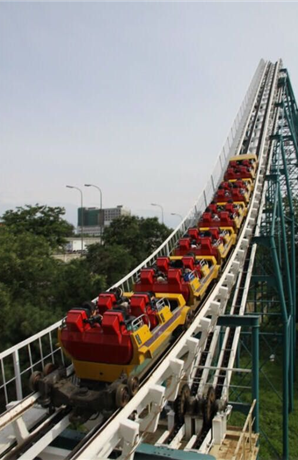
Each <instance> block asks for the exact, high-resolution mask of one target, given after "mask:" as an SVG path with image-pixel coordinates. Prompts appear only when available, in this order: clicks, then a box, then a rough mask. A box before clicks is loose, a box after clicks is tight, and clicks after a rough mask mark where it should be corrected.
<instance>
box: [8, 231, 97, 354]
mask: <svg viewBox="0 0 298 460" xmlns="http://www.w3.org/2000/svg"><path fill="white" fill-rule="evenodd" d="M0 280H1V283H0V336H1V346H0V348H1V349H2V350H5V349H6V348H8V347H9V346H12V345H13V344H15V343H18V342H20V341H21V340H24V339H26V338H27V337H30V336H31V335H32V334H34V333H36V332H38V331H39V330H41V329H43V328H45V327H46V326H48V325H50V324H52V323H54V322H55V321H58V320H59V319H61V318H62V317H63V316H64V315H65V313H66V312H67V311H68V310H69V309H70V308H71V307H73V306H77V305H79V304H81V303H82V302H83V301H85V300H88V299H91V298H94V297H96V296H97V295H98V294H99V292H100V291H102V290H104V289H105V282H104V277H103V276H99V275H97V274H92V273H90V271H89V267H88V265H87V263H86V260H84V259H78V260H75V261H73V262H71V263H70V264H65V263H64V262H61V261H59V260H56V259H54V258H53V257H51V247H50V245H49V243H48V242H47V240H46V239H45V237H43V236H36V235H33V234H31V233H30V232H24V233H21V234H19V235H16V234H14V233H11V232H10V230H9V229H8V228H7V227H0Z"/></svg>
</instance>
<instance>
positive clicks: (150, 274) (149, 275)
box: [141, 268, 154, 284]
mask: <svg viewBox="0 0 298 460" xmlns="http://www.w3.org/2000/svg"><path fill="white" fill-rule="evenodd" d="M153 279H154V270H153V268H142V270H141V283H146V284H152V283H153Z"/></svg>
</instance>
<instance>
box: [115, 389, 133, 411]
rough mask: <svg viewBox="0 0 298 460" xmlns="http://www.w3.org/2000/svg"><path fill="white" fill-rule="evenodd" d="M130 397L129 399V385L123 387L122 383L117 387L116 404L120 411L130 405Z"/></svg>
mask: <svg viewBox="0 0 298 460" xmlns="http://www.w3.org/2000/svg"><path fill="white" fill-rule="evenodd" d="M129 399H130V397H129V390H128V386H127V385H123V383H120V384H119V385H118V386H117V389H116V394H115V404H116V407H117V408H118V409H121V408H122V407H124V406H126V404H127V403H128V401H129Z"/></svg>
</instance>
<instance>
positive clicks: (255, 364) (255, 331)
mask: <svg viewBox="0 0 298 460" xmlns="http://www.w3.org/2000/svg"><path fill="white" fill-rule="evenodd" d="M217 325H218V326H226V327H239V326H240V327H251V328H252V399H255V400H256V405H255V408H254V418H255V431H256V433H259V430H260V428H259V404H260V403H259V330H260V317H259V316H258V315H245V316H233V315H223V316H219V318H218V320H217ZM238 346H239V345H238Z"/></svg>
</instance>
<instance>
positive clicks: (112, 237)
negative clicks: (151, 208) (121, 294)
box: [103, 216, 171, 266]
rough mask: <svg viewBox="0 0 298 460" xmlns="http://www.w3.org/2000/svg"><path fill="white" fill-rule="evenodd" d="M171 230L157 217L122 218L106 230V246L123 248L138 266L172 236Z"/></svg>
mask: <svg viewBox="0 0 298 460" xmlns="http://www.w3.org/2000/svg"><path fill="white" fill-rule="evenodd" d="M170 233H171V229H169V228H168V227H166V226H165V225H164V224H160V223H159V222H158V219H157V218H156V217H154V218H147V219H145V218H143V217H137V216H121V217H119V218H117V219H115V220H113V221H112V223H111V225H110V226H109V227H107V228H106V229H105V230H104V234H103V240H104V244H108V245H119V246H123V247H124V248H125V249H126V250H127V251H128V253H129V254H130V256H131V257H132V258H133V259H134V260H135V262H134V265H135V266H136V265H138V264H139V263H141V262H142V261H143V260H144V259H146V258H147V257H148V256H149V255H150V254H151V253H152V252H153V251H154V250H155V249H157V248H158V247H159V246H160V245H161V244H162V243H163V241H164V240H165V239H166V238H167V237H168V236H169V235H170Z"/></svg>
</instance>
